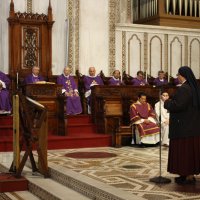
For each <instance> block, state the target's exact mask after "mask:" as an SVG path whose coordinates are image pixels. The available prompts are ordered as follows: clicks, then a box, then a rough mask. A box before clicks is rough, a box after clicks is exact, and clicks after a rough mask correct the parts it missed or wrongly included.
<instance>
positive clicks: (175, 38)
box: [170, 37, 183, 75]
mask: <svg viewBox="0 0 200 200" xmlns="http://www.w3.org/2000/svg"><path fill="white" fill-rule="evenodd" d="M176 40H177V41H178V42H179V44H180V47H181V57H180V61H181V66H182V61H183V52H182V49H183V47H182V46H183V45H182V43H181V41H180V40H179V38H178V37H174V39H173V40H172V41H171V43H170V75H172V44H173V42H175V41H176Z"/></svg>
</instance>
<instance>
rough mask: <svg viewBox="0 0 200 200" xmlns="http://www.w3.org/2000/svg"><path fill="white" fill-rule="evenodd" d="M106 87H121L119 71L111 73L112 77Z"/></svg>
mask: <svg viewBox="0 0 200 200" xmlns="http://www.w3.org/2000/svg"><path fill="white" fill-rule="evenodd" d="M108 85H122V81H121V79H120V71H119V70H115V71H114V72H113V76H112V77H111V78H110V79H109V81H108Z"/></svg>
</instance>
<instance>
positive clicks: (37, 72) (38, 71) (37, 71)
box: [32, 67, 40, 76]
mask: <svg viewBox="0 0 200 200" xmlns="http://www.w3.org/2000/svg"><path fill="white" fill-rule="evenodd" d="M32 73H33V74H34V75H35V76H38V75H39V73H40V68H39V67H33V70H32Z"/></svg>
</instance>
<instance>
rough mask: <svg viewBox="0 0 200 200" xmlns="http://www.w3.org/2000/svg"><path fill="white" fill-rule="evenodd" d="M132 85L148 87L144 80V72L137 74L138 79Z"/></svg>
mask: <svg viewBox="0 0 200 200" xmlns="http://www.w3.org/2000/svg"><path fill="white" fill-rule="evenodd" d="M132 85H133V86H145V85H148V83H147V82H146V80H145V79H144V73H143V71H138V72H137V77H136V78H133V80H132Z"/></svg>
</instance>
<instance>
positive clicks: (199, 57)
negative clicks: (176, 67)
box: [188, 38, 200, 79]
mask: <svg viewBox="0 0 200 200" xmlns="http://www.w3.org/2000/svg"><path fill="white" fill-rule="evenodd" d="M194 41H197V42H198V44H199V56H198V59H199V77H196V78H198V79H199V78H200V40H199V39H197V38H194V39H192V40H191V41H190V45H189V46H190V52H188V53H189V55H190V65H189V67H192V43H193V42H194Z"/></svg>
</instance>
